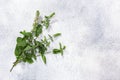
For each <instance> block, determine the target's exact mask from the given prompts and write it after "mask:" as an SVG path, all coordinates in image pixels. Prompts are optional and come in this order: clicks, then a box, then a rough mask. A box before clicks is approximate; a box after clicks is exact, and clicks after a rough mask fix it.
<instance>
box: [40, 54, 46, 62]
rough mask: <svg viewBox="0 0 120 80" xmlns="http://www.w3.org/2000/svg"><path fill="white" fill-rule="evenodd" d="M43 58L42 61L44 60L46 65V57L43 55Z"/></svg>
mask: <svg viewBox="0 0 120 80" xmlns="http://www.w3.org/2000/svg"><path fill="white" fill-rule="evenodd" d="M41 57H42V60H43V62H44V64H46V57H45V55H41Z"/></svg>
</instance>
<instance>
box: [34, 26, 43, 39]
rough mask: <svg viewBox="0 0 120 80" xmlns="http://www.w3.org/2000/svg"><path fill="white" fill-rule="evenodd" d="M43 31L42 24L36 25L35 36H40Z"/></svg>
mask: <svg viewBox="0 0 120 80" xmlns="http://www.w3.org/2000/svg"><path fill="white" fill-rule="evenodd" d="M41 33H42V25H38V26H37V27H36V31H35V36H36V37H38V36H39V35H40V34H41Z"/></svg>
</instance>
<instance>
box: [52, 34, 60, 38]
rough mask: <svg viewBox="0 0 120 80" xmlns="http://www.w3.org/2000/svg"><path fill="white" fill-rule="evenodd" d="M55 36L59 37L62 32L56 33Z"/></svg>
mask: <svg viewBox="0 0 120 80" xmlns="http://www.w3.org/2000/svg"><path fill="white" fill-rule="evenodd" d="M53 36H54V37H55V38H56V37H58V36H61V33H56V34H54V35H53Z"/></svg>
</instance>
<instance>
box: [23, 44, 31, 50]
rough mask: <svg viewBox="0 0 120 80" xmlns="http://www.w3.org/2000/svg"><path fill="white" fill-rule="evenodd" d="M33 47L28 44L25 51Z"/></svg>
mask: <svg viewBox="0 0 120 80" xmlns="http://www.w3.org/2000/svg"><path fill="white" fill-rule="evenodd" d="M31 49H32V47H31V46H29V45H28V46H27V47H26V48H25V49H24V51H28V50H31Z"/></svg>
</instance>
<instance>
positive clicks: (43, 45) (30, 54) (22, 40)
mask: <svg viewBox="0 0 120 80" xmlns="http://www.w3.org/2000/svg"><path fill="white" fill-rule="evenodd" d="M54 15H55V13H52V14H50V15H49V16H45V17H44V18H43V19H41V20H39V18H40V12H39V11H36V17H35V20H34V23H33V29H32V30H31V31H30V32H26V31H25V30H24V31H21V32H20V34H22V35H23V37H17V39H16V42H17V44H16V48H15V52H14V53H15V56H16V61H15V62H14V63H13V66H12V68H11V69H10V72H11V71H12V70H13V68H14V67H15V66H16V65H17V64H18V63H21V62H24V63H29V64H32V63H33V62H34V61H35V60H37V57H38V56H41V58H42V60H43V62H44V63H45V64H46V56H45V54H47V52H48V48H49V47H50V44H51V42H53V41H54V38H56V37H58V36H60V35H61V33H56V34H53V35H49V34H48V36H44V37H40V40H38V38H39V36H43V34H42V32H43V29H45V30H47V29H48V28H49V26H50V21H51V18H52V17H53V16H54ZM65 48H66V47H65V46H63V45H62V44H61V43H59V48H54V49H53V50H52V53H53V54H59V53H60V54H61V55H63V52H64V50H65Z"/></svg>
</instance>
